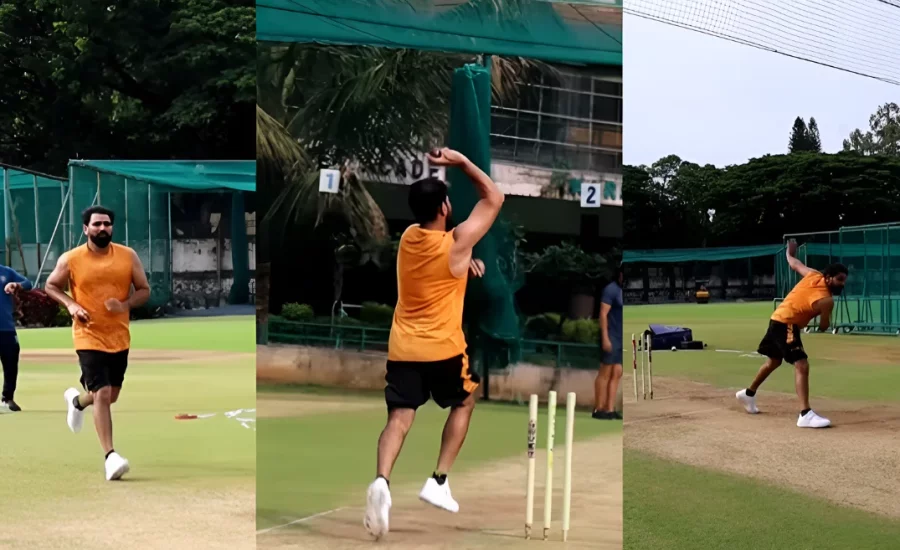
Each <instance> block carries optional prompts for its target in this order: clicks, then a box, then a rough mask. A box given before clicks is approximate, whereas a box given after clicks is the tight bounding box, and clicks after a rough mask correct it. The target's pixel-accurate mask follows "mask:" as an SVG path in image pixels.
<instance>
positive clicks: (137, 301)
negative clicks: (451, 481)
mask: <svg viewBox="0 0 900 550" xmlns="http://www.w3.org/2000/svg"><path fill="white" fill-rule="evenodd" d="M149 299H150V289H149V288H141V289H138V290H135V291H134V294H132V295H131V296H130V297H129V298H128V308H129V309H134V308H136V307H141V306H142V305H144V304H146V303H147V300H149Z"/></svg>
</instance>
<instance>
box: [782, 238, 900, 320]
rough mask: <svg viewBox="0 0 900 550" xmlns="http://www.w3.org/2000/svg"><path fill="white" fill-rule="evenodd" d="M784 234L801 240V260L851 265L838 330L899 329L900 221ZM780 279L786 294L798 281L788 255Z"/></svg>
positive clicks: (820, 264) (835, 317) (823, 264)
mask: <svg viewBox="0 0 900 550" xmlns="http://www.w3.org/2000/svg"><path fill="white" fill-rule="evenodd" d="M785 238H786V239H796V240H797V242H798V243H799V244H800V247H799V249H798V251H797V256H798V258H800V260H802V261H803V263H805V264H806V265H808V266H809V267H811V268H813V269H818V270H822V269H824V268H825V267H826V266H828V265H829V264H832V263H842V264H844V265H846V266H847V268H848V271H849V277H848V279H847V285H846V287H845V289H844V293H843V294H842V295H841V297H840V299H839V300H838V304H837V306H836V308H835V309H836V313H835V314H834V315H833V318H832V326H833V327H834V328H835V329H836V330H839V331H843V332H850V331H855V332H869V333H890V334H894V333H900V224H897V223H892V224H880V225H869V226H857V227H844V228H841V229H838V230H836V231H827V232H820V233H798V234H793V235H786V237H785ZM776 279H777V281H778V287H779V296H782V297H784V296H786V295H787V293H788V292H790V290H791V289H792V288H793V287H794V285H795V284H797V281H798V280H799V276H798V275H797V273H795V272H794V271H793V270H791V269H790V267H789V266H788V265H787V260H786V259H785V258H784V257H783V256H782V257H780V258H779V261H778V273H777V277H776ZM810 326H811V327H813V328H815V327H816V326H817V324H816V323H811V324H810Z"/></svg>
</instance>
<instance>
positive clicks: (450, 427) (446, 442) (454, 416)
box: [435, 394, 475, 475]
mask: <svg viewBox="0 0 900 550" xmlns="http://www.w3.org/2000/svg"><path fill="white" fill-rule="evenodd" d="M474 410H475V397H474V396H473V395H471V394H469V396H468V397H466V399H465V400H464V401H463V402H462V404H460V405H458V406H455V407H452V408H451V409H450V414H449V415H448V416H447V422H445V423H444V433H443V434H442V435H441V452H440V455H438V462H437V469H436V470H435V473H438V474H442V475H446V474H447V473H449V472H450V468H452V467H453V463H454V462H455V461H456V457H457V456H458V455H459V450H460V449H461V448H462V445H463V442H464V441H465V440H466V434H467V433H468V432H469V420H471V419H472V411H474Z"/></svg>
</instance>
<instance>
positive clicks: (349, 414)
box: [256, 386, 621, 529]
mask: <svg viewBox="0 0 900 550" xmlns="http://www.w3.org/2000/svg"><path fill="white" fill-rule="evenodd" d="M323 391H324V390H315V389H310V388H298V387H294V388H284V387H275V386H266V387H260V388H259V392H260V393H259V395H260V397H259V403H260V410H261V411H262V412H263V414H265V412H264V411H265V407H266V405H265V403H266V401H267V400H272V399H276V400H290V399H293V400H299V401H311V400H313V399H321V398H322V397H323V396H322V395H321V394H322V393H323ZM324 393H325V396H324V397H325V398H328V397H329V396H330V397H331V398H332V399H333V400H339V401H340V402H342V403H346V410H343V411H342V410H340V409H337V410H335V409H333V408H328V409H326V408H322V409H321V410H318V411H316V410H309V411H308V412H307V414H303V415H294V416H282V417H280V418H266V417H264V416H263V417H261V418H260V420H259V431H258V442H257V448H258V459H257V463H258V470H257V497H256V498H257V514H258V516H257V526H258V528H260V529H264V528H266V527H270V526H273V525H279V524H284V523H287V522H289V521H292V520H295V519H298V518H302V517H307V516H310V515H312V514H316V513H319V512H323V511H326V510H330V509H334V508H336V507H339V506H346V505H359V504H360V502H361V499H362V500H363V501H364V500H365V488H366V486H367V485H368V484H369V483H370V482H371V481H372V479H373V478H374V476H375V449H376V443H377V441H378V436H379V434H380V433H381V430H382V429H383V428H384V422H385V419H386V418H387V416H386V412H385V409H384V396H383V394H382V393H381V392H375V393H355V394H346V393H337V392H334V391H324ZM546 410H547V409H546V406H545V405H541V408H540V413H541V415H542V416H541V418H540V419H539V424H540V423H541V422H543V421H544V415H545V414H546ZM446 417H447V412H446V411H442V410H441V409H440V408H438V407H437V406H436V405H434V404H433V403H431V402H429V404H427V405H426V406H425V407H423V408H421V409H419V411H418V413H417V415H416V420H415V424H414V425H413V428H412V430H411V431H410V433H409V435H408V436H407V439H406V442H405V443H404V446H403V451H402V453H401V454H400V458H399V459H398V461H397V464H396V467H395V469H394V473H393V475H392V476H391V484H392V486H398V485H401V484H406V483H411V484H418V483H420V482H422V481H423V480H424V478H425V477H427V475H428V474H429V473H430V472H431V471H432V470H433V469H434V467H435V460H436V459H437V452H438V449H439V447H440V434H441V430H442V429H443V425H444V421H445V420H446ZM527 422H528V406H527V404H525V405H516V404H495V403H483V402H482V403H479V404H478V406H477V407H476V409H475V413H474V416H473V419H472V424H471V426H470V429H469V433H468V436H467V437H466V442H465V444H464V445H463V448H462V451H461V453H460V456H459V458H458V460H457V462H456V464H455V465H454V469H453V471H454V474H457V473H463V472H467V471H472V470H477V469H478V468H479V467H482V466H485V465H487V464H488V463H490V462H491V461H495V460H499V459H505V458H510V457H515V456H517V455H520V454H522V453H523V450H524V443H525V426H526V424H527ZM556 423H557V428H556V434H557V435H556V437H557V440H556V441H557V445H559V446H561V445H562V442H561V441H562V440H561V437H562V434H563V429H564V426H565V404H564V403H563V404H561V405H560V406H559V407H558V410H557V415H556ZM620 430H621V424H620V423H617V422H598V421H596V420H592V419H590V417H589V416H587V415H586V414H585V413H584V412H579V413H578V414H577V415H576V422H575V430H574V431H575V440H576V441H579V440H582V439H586V438H591V437H594V436H596V435H600V434H602V433H612V432H619V431H620ZM538 443H539V446H540V447H541V448H543V447H544V446H545V445H546V443H545V442H544V441H543V440H541V441H539V442H538ZM523 483H524V482H523ZM523 490H524V489H523Z"/></svg>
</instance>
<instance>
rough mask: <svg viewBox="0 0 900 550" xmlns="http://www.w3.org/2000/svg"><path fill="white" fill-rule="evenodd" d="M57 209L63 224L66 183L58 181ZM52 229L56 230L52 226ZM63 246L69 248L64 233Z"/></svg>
mask: <svg viewBox="0 0 900 550" xmlns="http://www.w3.org/2000/svg"><path fill="white" fill-rule="evenodd" d="M59 210H60V212H61V213H62V218H63V222H62V223H63V226H65V225H66V222H65V212H66V184H65V183H63V182H59ZM53 231H56V229H55V228H54V229H53ZM63 248H66V249H67V248H69V241H67V240H66V235H65V233H64V234H63Z"/></svg>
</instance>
